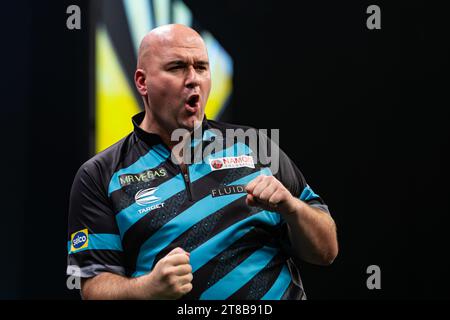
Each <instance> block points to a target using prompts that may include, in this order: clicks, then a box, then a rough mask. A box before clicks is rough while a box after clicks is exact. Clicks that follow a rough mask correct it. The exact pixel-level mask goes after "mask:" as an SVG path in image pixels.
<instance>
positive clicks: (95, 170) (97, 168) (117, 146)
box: [79, 133, 132, 177]
mask: <svg viewBox="0 0 450 320" xmlns="http://www.w3.org/2000/svg"><path fill="white" fill-rule="evenodd" d="M131 135H132V133H130V134H128V135H127V136H126V137H124V138H122V139H120V140H119V141H117V142H116V143H114V144H113V145H111V146H109V147H108V148H106V149H104V150H103V151H100V152H99V153H97V154H96V155H94V156H93V157H91V158H90V159H88V160H87V161H86V162H85V163H83V164H82V165H81V166H80V169H79V172H80V171H83V172H84V173H86V174H88V175H89V176H91V177H92V176H97V175H101V176H103V177H105V176H111V175H112V174H113V173H114V171H115V168H116V167H117V166H118V165H119V163H120V161H121V159H123V156H124V154H126V153H127V150H128V149H129V147H130V146H129V144H130V141H129V140H130V137H131Z"/></svg>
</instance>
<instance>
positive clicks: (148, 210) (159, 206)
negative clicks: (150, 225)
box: [138, 202, 164, 214]
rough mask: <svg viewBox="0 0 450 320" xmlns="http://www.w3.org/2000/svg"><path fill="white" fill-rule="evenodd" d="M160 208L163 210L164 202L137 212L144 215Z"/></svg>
mask: <svg viewBox="0 0 450 320" xmlns="http://www.w3.org/2000/svg"><path fill="white" fill-rule="evenodd" d="M161 208H164V202H163V203H158V204H155V205H152V206H150V207H147V208H143V209H139V210H138V212H139V214H144V213H147V212H150V211H153V210H155V209H161Z"/></svg>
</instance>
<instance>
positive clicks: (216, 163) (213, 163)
mask: <svg viewBox="0 0 450 320" xmlns="http://www.w3.org/2000/svg"><path fill="white" fill-rule="evenodd" d="M211 167H212V168H213V169H216V170H217V169H220V168H222V167H223V161H222V160H212V161H211Z"/></svg>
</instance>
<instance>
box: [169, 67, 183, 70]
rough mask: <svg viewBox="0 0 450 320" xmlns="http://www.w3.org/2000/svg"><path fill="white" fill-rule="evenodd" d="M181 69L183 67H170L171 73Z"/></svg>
mask: <svg viewBox="0 0 450 320" xmlns="http://www.w3.org/2000/svg"><path fill="white" fill-rule="evenodd" d="M181 68H182V66H175V67H170V68H169V71H174V70H179V69H181Z"/></svg>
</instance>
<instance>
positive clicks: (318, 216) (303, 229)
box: [283, 199, 338, 265]
mask: <svg viewBox="0 0 450 320" xmlns="http://www.w3.org/2000/svg"><path fill="white" fill-rule="evenodd" d="M295 201H297V204H296V206H295V210H294V211H293V212H292V213H289V214H284V215H283V217H284V219H285V220H286V222H287V224H288V229H289V238H290V240H291V243H292V247H293V249H294V252H295V253H296V255H297V257H299V258H301V259H303V260H305V261H307V262H310V263H314V264H319V265H329V264H331V263H332V262H333V260H334V259H335V258H336V256H337V253H338V243H337V235H336V225H335V223H334V221H333V219H332V218H331V216H330V215H328V214H327V213H325V212H323V211H322V210H320V209H317V208H314V207H311V206H309V205H308V204H306V203H305V202H303V201H301V200H298V199H295Z"/></svg>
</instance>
